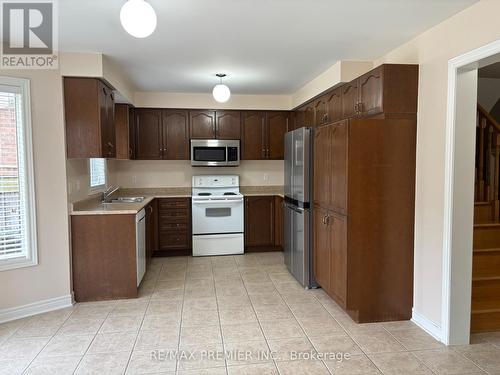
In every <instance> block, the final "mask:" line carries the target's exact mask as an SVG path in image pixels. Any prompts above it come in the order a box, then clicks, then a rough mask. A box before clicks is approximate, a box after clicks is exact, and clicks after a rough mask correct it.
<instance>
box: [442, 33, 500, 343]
mask: <svg viewBox="0 0 500 375" xmlns="http://www.w3.org/2000/svg"><path fill="white" fill-rule="evenodd" d="M499 61H500V41H496V42H493V43H491V44H488V45H486V46H484V47H481V48H478V49H476V50H473V51H471V52H468V53H466V54H464V55H461V56H458V57H456V58H454V59H452V60H450V61H449V64H448V107H447V122H446V157H445V217H444V231H445V235H444V242H443V290H442V295H443V306H442V323H443V341H444V342H445V344H448V345H460V344H468V343H469V340H470V332H471V313H472V312H473V308H472V307H473V306H472V304H471V295H472V283H473V272H472V269H473V251H472V249H473V227H474V220H473V219H474V214H473V213H474V200H475V197H476V194H478V195H477V196H478V197H479V196H481V198H482V199H485V198H487V199H489V198H488V197H489V195H484V191H489V193H492V192H491V190H487V189H485V186H482V185H481V186H476V185H478V184H476V183H475V181H476V163H475V160H476V127H475V126H472V124H475V123H476V120H477V114H478V106H477V101H478V95H477V87H478V70H480V69H481V68H484V67H485V66H488V65H491V64H493V63H496V62H499ZM485 160H486V159H484V160H483V162H484V161H485ZM483 166H484V165H483ZM482 177H486V175H485V174H483V176H482ZM481 189H483V193H481V194H479V193H480V190H481ZM499 233H500V232H499ZM476 307H477V306H476V305H474V308H476Z"/></svg>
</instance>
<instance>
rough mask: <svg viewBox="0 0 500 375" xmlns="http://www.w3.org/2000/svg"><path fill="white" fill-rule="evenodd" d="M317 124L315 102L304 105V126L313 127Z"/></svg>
mask: <svg viewBox="0 0 500 375" xmlns="http://www.w3.org/2000/svg"><path fill="white" fill-rule="evenodd" d="M315 124H316V120H315V116H314V104H313V103H309V104H307V105H306V106H305V107H304V126H307V127H309V128H313V127H314V125H315Z"/></svg>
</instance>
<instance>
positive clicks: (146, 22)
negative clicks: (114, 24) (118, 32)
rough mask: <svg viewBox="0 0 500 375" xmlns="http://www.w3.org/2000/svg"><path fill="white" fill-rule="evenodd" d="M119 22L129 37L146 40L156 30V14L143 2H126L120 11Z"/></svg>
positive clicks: (130, 0) (140, 0)
mask: <svg viewBox="0 0 500 375" xmlns="http://www.w3.org/2000/svg"><path fill="white" fill-rule="evenodd" d="M120 22H121V23H122V26H123V28H124V29H125V31H126V32H127V33H129V34H130V35H132V36H134V37H136V38H146V37H148V36H150V35H151V34H152V33H153V31H155V29H156V13H155V10H154V9H153V7H152V6H151V4H149V3H147V2H146V1H144V0H128V1H127V2H126V3H125V4H123V6H122V9H121V10H120Z"/></svg>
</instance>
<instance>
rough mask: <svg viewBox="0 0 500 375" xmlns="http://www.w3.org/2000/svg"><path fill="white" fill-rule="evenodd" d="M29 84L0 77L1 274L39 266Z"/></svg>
mask: <svg viewBox="0 0 500 375" xmlns="http://www.w3.org/2000/svg"><path fill="white" fill-rule="evenodd" d="M30 108H31V107H30V91H29V80H27V79H20V78H9V77H0V270H6V269H12V268H19V267H26V266H32V265H36V264H37V244H36V214H35V190H34V182H33V147H32V142H31V113H30Z"/></svg>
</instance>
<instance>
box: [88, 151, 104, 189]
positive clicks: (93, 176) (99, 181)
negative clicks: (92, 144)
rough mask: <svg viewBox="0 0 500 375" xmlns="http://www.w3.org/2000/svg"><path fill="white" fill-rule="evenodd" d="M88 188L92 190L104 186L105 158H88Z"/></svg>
mask: <svg viewBox="0 0 500 375" xmlns="http://www.w3.org/2000/svg"><path fill="white" fill-rule="evenodd" d="M89 169H90V190H91V191H92V192H95V191H100V190H104V189H105V188H106V159H90V162H89Z"/></svg>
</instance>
